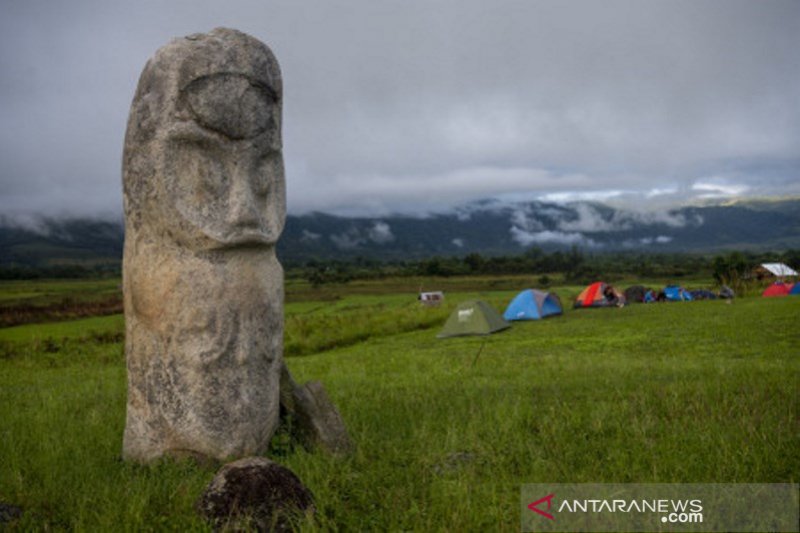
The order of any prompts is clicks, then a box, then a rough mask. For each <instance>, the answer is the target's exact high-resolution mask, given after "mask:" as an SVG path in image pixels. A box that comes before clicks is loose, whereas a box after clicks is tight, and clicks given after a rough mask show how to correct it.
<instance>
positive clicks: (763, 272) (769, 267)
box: [753, 263, 798, 280]
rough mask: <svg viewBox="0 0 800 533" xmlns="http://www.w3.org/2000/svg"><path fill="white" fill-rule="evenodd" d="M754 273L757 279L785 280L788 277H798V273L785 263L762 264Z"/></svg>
mask: <svg viewBox="0 0 800 533" xmlns="http://www.w3.org/2000/svg"><path fill="white" fill-rule="evenodd" d="M753 273H754V274H755V275H756V278H757V279H764V278H772V277H774V278H778V279H781V280H782V279H783V278H785V277H787V276H797V275H798V274H797V271H796V270H795V269H793V268H792V267H790V266H788V265H785V264H783V263H762V264H760V265H758V266H757V267H756V268H755V270H754V271H753Z"/></svg>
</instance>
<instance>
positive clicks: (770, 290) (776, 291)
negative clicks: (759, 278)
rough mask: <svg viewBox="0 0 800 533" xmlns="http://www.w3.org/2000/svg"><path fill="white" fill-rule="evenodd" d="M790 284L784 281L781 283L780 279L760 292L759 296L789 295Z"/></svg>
mask: <svg viewBox="0 0 800 533" xmlns="http://www.w3.org/2000/svg"><path fill="white" fill-rule="evenodd" d="M791 288H792V286H791V285H787V284H786V283H781V282H780V281H776V282H775V283H773V284H772V285H770V286H769V287H767V288H766V289H764V292H762V293H761V296H764V297H767V298H768V297H771V296H772V297H774V296H789V291H790V290H791Z"/></svg>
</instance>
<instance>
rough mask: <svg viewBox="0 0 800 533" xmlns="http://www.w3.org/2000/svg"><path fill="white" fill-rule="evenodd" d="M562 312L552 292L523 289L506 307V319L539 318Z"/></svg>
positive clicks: (559, 302)
mask: <svg viewBox="0 0 800 533" xmlns="http://www.w3.org/2000/svg"><path fill="white" fill-rule="evenodd" d="M561 313H563V310H562V309H561V301H560V300H559V299H558V296H556V295H555V294H553V293H549V292H542V291H537V290H536V289H525V290H524V291H522V292H520V293H519V294H517V295H516V296H515V297H514V299H513V300H511V303H509V304H508V307H506V311H505V313H503V318H505V319H506V320H539V319H540V318H545V317H548V316H557V315H560V314H561Z"/></svg>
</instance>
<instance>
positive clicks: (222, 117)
mask: <svg viewBox="0 0 800 533" xmlns="http://www.w3.org/2000/svg"><path fill="white" fill-rule="evenodd" d="M185 95H186V99H187V102H188V104H189V108H190V109H191V111H192V114H194V117H195V120H196V121H197V122H198V123H199V124H200V125H202V126H203V127H205V128H208V129H210V130H212V131H215V132H217V133H221V134H222V135H225V136H226V137H228V138H230V139H237V140H238V139H249V138H251V137H255V136H256V135H258V134H260V133H262V132H264V131H266V130H268V129H270V128H275V127H276V118H275V114H276V113H277V104H276V99H275V96H274V95H273V94H271V93H270V92H269V90H268V89H267V88H265V87H262V86H260V85H256V84H254V83H253V82H251V81H250V80H249V79H248V78H246V77H244V76H240V75H238V74H214V75H212V76H205V77H202V78H198V79H196V80H194V81H193V82H192V83H190V84H189V86H188V87H186V89H185Z"/></svg>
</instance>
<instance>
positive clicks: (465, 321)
mask: <svg viewBox="0 0 800 533" xmlns="http://www.w3.org/2000/svg"><path fill="white" fill-rule="evenodd" d="M510 326H511V324H509V323H508V322H506V321H505V320H503V317H501V316H500V314H499V313H498V312H497V311H495V310H494V309H493V308H492V306H490V305H489V304H487V303H486V302H484V301H482V300H468V301H466V302H462V303H460V304H459V305H458V307H456V308H455V310H454V311H453V312H452V313H451V314H450V318H448V319H447V322H445V323H444V327H443V328H442V331H440V332H439V334H438V335H437V337H439V338H440V339H443V338H445V337H457V336H459V335H489V334H490V333H494V332H496V331H500V330H503V329H506V328H508V327H510Z"/></svg>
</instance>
